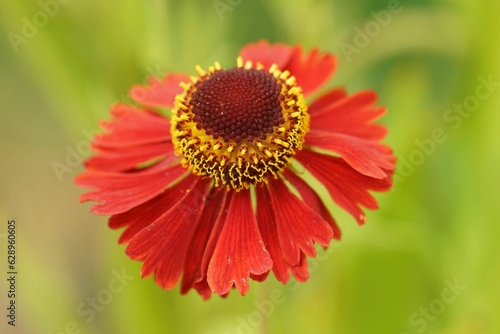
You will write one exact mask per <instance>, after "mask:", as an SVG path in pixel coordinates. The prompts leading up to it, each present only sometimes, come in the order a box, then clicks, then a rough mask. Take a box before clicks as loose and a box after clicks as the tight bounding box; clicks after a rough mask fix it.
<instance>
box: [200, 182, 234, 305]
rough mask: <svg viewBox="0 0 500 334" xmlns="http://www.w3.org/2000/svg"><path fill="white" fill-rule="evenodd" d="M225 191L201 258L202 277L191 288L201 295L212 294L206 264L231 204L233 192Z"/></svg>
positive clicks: (209, 259) (212, 252)
mask: <svg viewBox="0 0 500 334" xmlns="http://www.w3.org/2000/svg"><path fill="white" fill-rule="evenodd" d="M224 191H225V190H224ZM225 192H226V195H225V196H224V198H223V199H222V201H221V202H222V203H221V205H222V208H221V211H220V213H219V215H218V217H217V220H216V221H215V223H214V226H213V228H212V231H211V233H210V237H209V239H208V241H207V244H206V247H205V252H204V254H203V258H202V260H201V272H202V273H203V277H202V278H201V279H199V280H198V281H197V282H195V283H194V284H193V288H195V289H196V291H198V293H199V294H200V295H202V296H205V295H208V296H210V295H211V294H212V289H211V288H210V286H209V285H208V282H207V272H208V266H209V264H210V261H211V260H212V256H213V254H214V251H215V247H216V246H217V242H218V241H219V236H220V234H221V231H222V228H223V227H224V222H225V221H226V217H227V213H228V211H229V204H231V197H232V194H233V192H227V191H225ZM223 295H227V294H223ZM223 295H221V296H223Z"/></svg>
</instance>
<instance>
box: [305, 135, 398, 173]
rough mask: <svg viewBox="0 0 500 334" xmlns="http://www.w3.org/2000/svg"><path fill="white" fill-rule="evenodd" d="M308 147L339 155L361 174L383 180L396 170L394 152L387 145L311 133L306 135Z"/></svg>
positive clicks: (348, 137) (353, 138)
mask: <svg viewBox="0 0 500 334" xmlns="http://www.w3.org/2000/svg"><path fill="white" fill-rule="evenodd" d="M305 143H306V145H308V146H316V147H319V148H321V149H325V150H328V151H332V152H335V153H338V154H339V155H340V156H341V157H342V158H344V160H345V161H346V162H347V163H348V164H349V165H351V166H352V167H353V168H354V169H356V170H357V171H358V172H360V173H361V174H364V175H366V176H370V177H374V178H377V179H382V178H385V177H387V175H388V173H387V171H392V170H394V168H395V166H394V161H395V158H394V156H393V154H392V150H391V149H390V148H389V147H388V146H385V145H382V144H379V143H377V142H374V141H368V140H364V139H360V138H356V137H353V136H349V135H344V134H341V133H329V132H321V131H312V130H311V131H310V132H309V133H308V134H307V135H306V140H305Z"/></svg>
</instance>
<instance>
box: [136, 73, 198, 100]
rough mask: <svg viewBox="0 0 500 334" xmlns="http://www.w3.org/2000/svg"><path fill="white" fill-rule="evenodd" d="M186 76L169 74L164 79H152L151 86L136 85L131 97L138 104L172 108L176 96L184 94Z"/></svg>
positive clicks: (187, 79)
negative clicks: (182, 83) (182, 84)
mask: <svg viewBox="0 0 500 334" xmlns="http://www.w3.org/2000/svg"><path fill="white" fill-rule="evenodd" d="M188 81H189V76H188V75H186V74H173V73H169V74H167V75H166V76H165V77H164V78H162V79H158V78H155V77H151V78H150V79H149V85H146V86H143V85H135V86H133V87H132V89H131V90H130V96H131V97H132V99H134V100H135V101H136V102H138V103H140V104H142V105H145V106H151V107H164V108H172V107H173V106H174V100H175V96H176V95H178V94H180V93H182V88H181V87H180V86H179V84H180V83H181V82H188Z"/></svg>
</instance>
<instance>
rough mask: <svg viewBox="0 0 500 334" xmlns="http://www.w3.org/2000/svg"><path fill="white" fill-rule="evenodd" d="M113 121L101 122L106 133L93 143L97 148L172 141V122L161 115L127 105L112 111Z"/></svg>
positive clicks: (118, 106) (98, 135) (97, 136)
mask: <svg viewBox="0 0 500 334" xmlns="http://www.w3.org/2000/svg"><path fill="white" fill-rule="evenodd" d="M111 114H112V115H113V116H114V118H113V120H112V121H104V122H101V127H102V128H103V129H104V130H105V131H106V133H104V134H97V135H96V136H95V137H94V140H93V141H92V145H93V147H95V148H122V147H124V146H141V145H146V144H151V143H159V142H165V141H169V140H170V121H169V120H168V119H166V118H164V117H163V116H161V115H158V114H156V113H153V112H151V111H146V110H142V109H138V108H134V107H132V106H129V105H126V104H117V105H115V106H114V107H113V108H112V109H111Z"/></svg>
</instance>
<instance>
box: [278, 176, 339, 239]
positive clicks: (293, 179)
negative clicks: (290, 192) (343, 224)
mask: <svg viewBox="0 0 500 334" xmlns="http://www.w3.org/2000/svg"><path fill="white" fill-rule="evenodd" d="M283 175H284V176H285V177H286V179H287V180H288V181H290V183H291V184H292V185H293V186H294V187H295V188H296V189H297V191H298V192H299V194H300V196H301V197H302V200H303V201H304V202H305V203H306V204H307V205H308V206H309V207H310V208H311V209H313V210H314V211H315V212H316V213H318V214H319V215H320V216H321V217H322V218H323V219H324V220H326V221H327V222H328V224H329V225H330V227H331V228H332V230H333V237H334V238H335V239H340V228H339V227H338V225H337V223H336V222H335V220H334V219H333V217H332V215H331V214H330V211H328V209H327V208H326V206H325V204H324V203H323V201H322V200H321V198H320V197H319V196H318V194H317V193H316V192H315V191H314V189H313V188H311V187H310V186H309V185H308V184H307V183H306V182H305V181H304V180H303V179H301V178H300V177H299V176H298V175H296V174H295V173H293V172H292V171H290V169H288V168H287V169H285V171H284V172H283Z"/></svg>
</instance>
